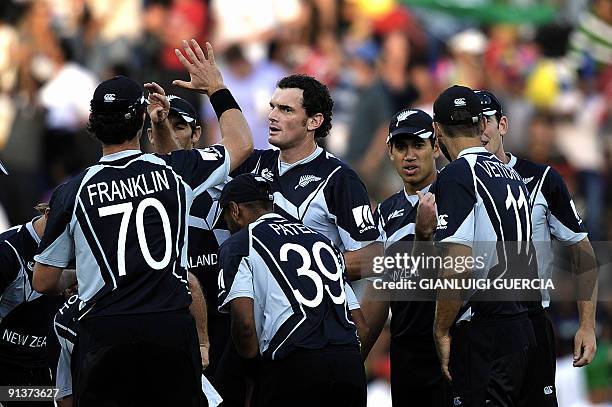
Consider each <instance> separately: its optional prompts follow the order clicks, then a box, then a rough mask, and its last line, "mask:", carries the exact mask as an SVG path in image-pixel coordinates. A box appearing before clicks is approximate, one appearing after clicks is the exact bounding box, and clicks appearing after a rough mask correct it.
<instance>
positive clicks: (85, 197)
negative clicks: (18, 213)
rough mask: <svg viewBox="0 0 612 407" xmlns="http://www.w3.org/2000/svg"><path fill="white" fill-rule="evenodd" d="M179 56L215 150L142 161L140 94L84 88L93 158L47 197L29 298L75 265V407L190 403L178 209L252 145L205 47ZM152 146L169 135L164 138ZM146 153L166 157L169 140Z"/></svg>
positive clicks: (193, 336) (189, 327) (190, 324)
mask: <svg viewBox="0 0 612 407" xmlns="http://www.w3.org/2000/svg"><path fill="white" fill-rule="evenodd" d="M183 51H184V52H185V54H187V57H188V58H189V60H188V59H187V58H186V57H185V56H184V55H183V54H182V53H181V52H180V51H178V50H177V51H176V53H177V56H178V57H179V60H180V61H181V62H182V63H183V65H184V66H185V67H186V69H187V71H188V72H189V74H190V77H191V81H190V82H183V81H177V82H175V83H176V84H177V85H179V86H183V87H186V88H189V89H193V90H196V91H199V92H201V93H206V94H209V95H210V96H211V100H212V102H213V106H215V108H216V111H217V114H218V115H219V117H220V126H221V128H222V129H225V131H224V132H223V136H224V139H223V144H222V145H215V146H211V147H209V148H207V149H203V150H192V151H173V152H172V153H171V154H167V155H156V154H143V153H142V152H141V151H140V144H139V136H140V135H141V133H142V126H143V123H144V117H145V114H146V113H145V103H144V102H145V97H144V93H143V90H142V88H141V87H140V85H138V84H137V83H136V82H134V81H132V80H130V79H128V78H125V77H115V78H113V79H110V80H107V81H105V82H103V83H101V84H100V85H99V86H98V87H97V88H96V91H95V92H94V96H93V99H92V102H91V110H92V114H91V115H90V122H89V129H90V131H91V132H92V134H93V135H94V136H95V137H96V138H98V139H99V140H100V141H101V142H102V152H103V157H102V158H101V159H100V161H99V163H98V164H97V165H94V166H92V167H90V168H88V169H86V170H85V171H83V172H82V173H81V174H79V175H77V176H76V177H74V178H73V179H71V180H69V181H68V182H66V183H65V184H63V185H61V186H60V187H58V188H57V189H56V190H55V192H54V194H53V197H52V201H51V208H52V209H51V212H50V214H49V221H48V225H47V229H46V231H45V235H44V237H43V239H42V242H41V245H40V248H39V254H37V255H36V257H35V260H36V261H37V264H36V266H35V273H34V288H35V289H36V290H37V291H43V292H44V291H50V290H54V289H55V287H56V285H57V281H58V277H59V273H60V272H61V270H62V268H64V267H66V265H67V264H68V262H69V261H70V260H71V259H72V258H73V257H75V258H76V270H77V277H78V280H79V297H80V298H81V299H82V300H83V301H85V303H86V306H85V307H83V309H81V310H80V312H79V318H78V319H79V323H80V336H79V346H80V351H79V352H78V356H79V368H78V372H79V376H78V378H77V382H76V392H75V394H76V398H77V400H78V402H79V405H83V406H88V405H100V404H103V403H108V402H111V403H117V404H119V405H124V404H130V405H150V404H153V403H171V404H172V405H197V404H199V403H200V402H201V400H202V395H201V391H200V387H201V386H200V364H201V361H200V356H199V351H198V338H197V332H196V327H195V324H194V320H193V318H192V317H191V315H190V314H189V312H188V307H189V304H190V301H191V297H190V295H189V292H188V290H187V272H186V267H187V252H186V244H185V243H186V242H185V238H186V236H187V232H186V228H187V220H188V214H189V208H190V205H191V203H192V201H193V198H194V197H195V196H198V195H200V194H201V193H203V192H204V191H205V190H206V189H208V188H210V187H212V186H214V185H218V184H220V183H222V182H224V181H225V179H226V177H227V175H228V173H229V171H230V170H231V169H233V168H235V167H237V166H238V165H240V164H241V162H242V161H243V160H244V159H245V158H246V157H247V156H248V155H249V154H250V153H251V149H252V138H251V134H250V130H249V128H248V125H247V124H246V121H245V120H244V116H243V115H242V112H240V110H239V107H238V105H237V103H236V102H235V101H234V99H233V97H232V96H231V94H230V92H229V91H228V90H227V89H225V88H224V86H223V81H222V78H221V76H220V74H219V71H218V69H217V67H216V65H215V62H214V56H213V52H212V47H211V46H210V44H207V55H206V56H205V55H204V53H203V51H202V50H201V49H200V47H199V45H198V44H197V42H195V41H192V42H191V43H187V42H184V44H183ZM149 102H150V105H149V114H150V116H152V118H153V119H152V122H153V125H154V126H155V125H160V126H167V125H168V124H167V121H166V120H165V118H166V115H167V114H168V111H167V110H166V109H165V104H166V103H167V99H166V96H165V95H163V94H159V93H152V94H150V95H149ZM158 134H166V135H167V134H170V135H171V134H172V129H168V128H166V129H165V131H161V132H159V133H158ZM156 144H158V145H159V146H160V148H167V149H168V150H177V149H178V146H177V145H176V140H175V138H174V137H164V139H156ZM168 146H171V147H168ZM230 163H231V164H230ZM117 366H121V369H117ZM151 389H156V390H157V392H154V393H153V392H151Z"/></svg>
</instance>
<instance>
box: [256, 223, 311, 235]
mask: <svg viewBox="0 0 612 407" xmlns="http://www.w3.org/2000/svg"><path fill="white" fill-rule="evenodd" d="M268 226H270V227H271V228H272V230H273V231H274V232H276V234H277V235H279V236H281V235H283V236H297V235H299V234H307V235H308V234H313V233H316V232H314V231H312V230H310V229H308V228H307V227H306V226H304V225H302V224H301V223H270V224H268Z"/></svg>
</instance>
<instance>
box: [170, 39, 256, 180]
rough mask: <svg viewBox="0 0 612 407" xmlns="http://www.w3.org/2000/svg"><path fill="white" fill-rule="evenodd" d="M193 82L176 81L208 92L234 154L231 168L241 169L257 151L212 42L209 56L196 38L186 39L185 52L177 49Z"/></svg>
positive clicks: (206, 93) (224, 140)
mask: <svg viewBox="0 0 612 407" xmlns="http://www.w3.org/2000/svg"><path fill="white" fill-rule="evenodd" d="M174 51H175V53H176V56H177V57H178V59H179V61H180V62H181V64H183V66H184V67H185V69H186V70H187V72H188V73H189V77H190V81H189V82H186V81H182V80H175V81H173V82H172V84H173V85H175V86H178V87H181V88H183V89H189V90H192V91H195V92H198V93H203V94H205V95H208V97H209V98H210V102H211V104H212V105H213V108H214V109H215V113H216V114H217V117H218V119H219V127H220V129H221V137H222V138H223V139H222V141H221V143H222V144H223V145H224V146H225V148H226V149H227V152H228V153H229V155H230V165H231V166H230V170H231V171H233V170H234V169H236V168H238V166H240V164H242V163H243V162H244V160H246V159H247V157H248V156H249V155H250V154H251V153H252V152H253V136H252V135H251V129H250V128H249V125H248V124H247V121H246V119H245V117H244V115H243V114H242V111H240V107H239V106H238V103H236V101H235V100H234V98H233V96H232V95H231V93H230V92H229V90H228V89H227V88H226V87H225V84H224V83H223V77H222V76H221V72H220V71H219V68H218V67H217V63H216V62H215V55H214V53H213V48H212V45H210V43H208V42H207V43H206V55H205V54H204V52H203V51H202V49H201V48H200V45H199V44H198V42H197V41H196V40H191V41H189V42H187V41H183V52H184V54H183V52H181V51H179V50H178V49H175V50H174Z"/></svg>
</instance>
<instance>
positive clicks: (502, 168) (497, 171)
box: [478, 160, 523, 182]
mask: <svg viewBox="0 0 612 407" xmlns="http://www.w3.org/2000/svg"><path fill="white" fill-rule="evenodd" d="M478 165H479V166H480V167H481V168H482V169H483V170H485V172H486V173H487V175H488V176H489V177H491V178H493V177H495V178H508V179H514V180H517V181H521V182H523V179H522V178H521V177H520V175H518V173H517V172H516V171H514V170H513V169H511V168H509V167H507V166H506V165H505V164H503V163H501V162H496V161H488V160H486V161H483V162H482V163H480V162H479V163H478Z"/></svg>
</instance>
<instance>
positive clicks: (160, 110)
mask: <svg viewBox="0 0 612 407" xmlns="http://www.w3.org/2000/svg"><path fill="white" fill-rule="evenodd" d="M144 87H145V89H146V90H148V91H149V98H148V102H149V104H148V105H147V113H148V114H149V117H150V118H151V122H152V123H154V124H159V123H161V122H163V121H164V120H166V119H167V118H168V114H169V113H170V102H169V101H168V98H166V92H164V89H163V88H162V87H161V86H159V85H158V84H157V83H155V82H150V83H145V84H144Z"/></svg>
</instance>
